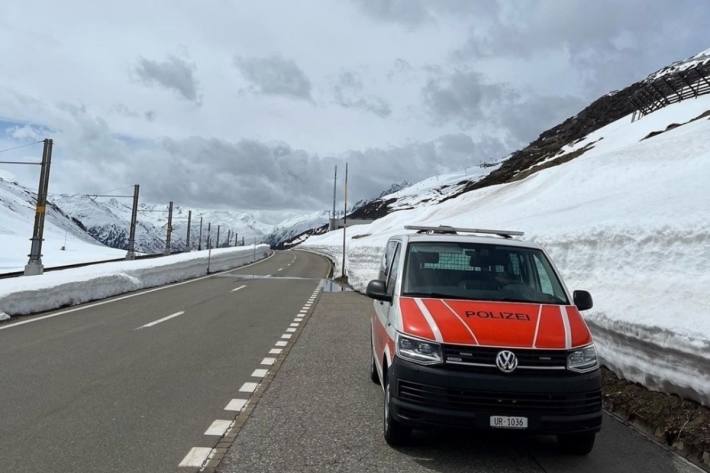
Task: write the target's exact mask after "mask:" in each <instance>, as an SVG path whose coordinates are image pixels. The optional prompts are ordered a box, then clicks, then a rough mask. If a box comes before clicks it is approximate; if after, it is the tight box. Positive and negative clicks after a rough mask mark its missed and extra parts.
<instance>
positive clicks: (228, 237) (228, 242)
mask: <svg viewBox="0 0 710 473" xmlns="http://www.w3.org/2000/svg"><path fill="white" fill-rule="evenodd" d="M231 244H232V229H231V228H230V229H229V230H227V244H226V245H225V246H227V247H228V246H229V245H231Z"/></svg>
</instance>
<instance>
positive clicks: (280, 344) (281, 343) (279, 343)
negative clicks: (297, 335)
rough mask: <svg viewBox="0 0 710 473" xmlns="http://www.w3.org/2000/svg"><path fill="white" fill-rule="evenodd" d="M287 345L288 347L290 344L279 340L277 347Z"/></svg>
mask: <svg viewBox="0 0 710 473" xmlns="http://www.w3.org/2000/svg"><path fill="white" fill-rule="evenodd" d="M286 345H288V342H286V341H284V340H279V341H278V342H276V346H277V347H285V346H286Z"/></svg>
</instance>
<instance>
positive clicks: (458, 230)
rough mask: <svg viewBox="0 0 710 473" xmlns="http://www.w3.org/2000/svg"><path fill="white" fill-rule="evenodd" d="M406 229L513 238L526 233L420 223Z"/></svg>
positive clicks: (419, 231)
mask: <svg viewBox="0 0 710 473" xmlns="http://www.w3.org/2000/svg"><path fill="white" fill-rule="evenodd" d="M404 229H405V230H416V232H417V233H439V234H444V235H446V234H448V235H456V234H458V233H479V234H483V235H498V236H501V237H503V238H513V237H519V236H523V235H525V232H518V231H513V230H486V229H482V228H458V227H451V226H449V225H439V226H438V227H427V226H420V225H405V226H404Z"/></svg>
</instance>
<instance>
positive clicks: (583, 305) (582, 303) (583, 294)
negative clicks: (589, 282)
mask: <svg viewBox="0 0 710 473" xmlns="http://www.w3.org/2000/svg"><path fill="white" fill-rule="evenodd" d="M572 298H573V299H574V305H576V306H577V309H579V310H589V309H591V308H592V306H594V302H593V301H592V295H591V294H590V293H588V292H587V291H574V293H573V294H572Z"/></svg>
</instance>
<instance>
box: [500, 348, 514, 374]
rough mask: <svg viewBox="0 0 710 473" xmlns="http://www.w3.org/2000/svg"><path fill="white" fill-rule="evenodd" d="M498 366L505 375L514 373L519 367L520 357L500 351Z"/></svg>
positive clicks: (507, 351) (510, 352)
mask: <svg viewBox="0 0 710 473" xmlns="http://www.w3.org/2000/svg"><path fill="white" fill-rule="evenodd" d="M496 366H497V367H498V369H499V370H501V371H502V372H503V373H512V372H513V371H515V368H517V367H518V357H517V356H515V353H513V352H512V351H509V350H502V351H499V352H498V354H497V355H496Z"/></svg>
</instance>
